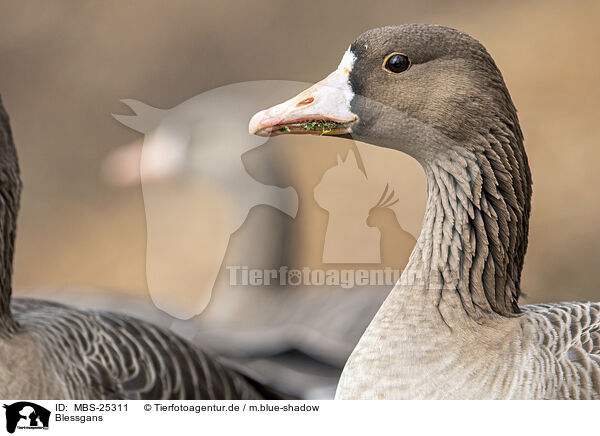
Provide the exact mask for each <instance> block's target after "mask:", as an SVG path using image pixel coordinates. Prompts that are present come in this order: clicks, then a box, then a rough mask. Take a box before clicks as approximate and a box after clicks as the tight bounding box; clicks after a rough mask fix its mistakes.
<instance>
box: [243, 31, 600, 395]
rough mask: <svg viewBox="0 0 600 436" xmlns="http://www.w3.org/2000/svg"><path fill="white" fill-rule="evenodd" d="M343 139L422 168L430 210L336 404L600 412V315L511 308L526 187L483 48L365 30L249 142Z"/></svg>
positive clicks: (510, 110) (458, 40)
mask: <svg viewBox="0 0 600 436" xmlns="http://www.w3.org/2000/svg"><path fill="white" fill-rule="evenodd" d="M306 120H311V122H312V124H315V121H316V120H321V122H322V123H327V125H328V132H327V133H326V134H328V135H336V136H341V137H345V138H348V137H352V138H354V139H357V140H359V141H363V142H366V143H369V144H371V145H374V146H379V147H384V148H391V149H395V150H398V151H401V152H404V153H406V154H408V155H410V156H411V157H413V158H414V159H416V160H417V161H418V162H419V163H420V165H421V166H422V168H423V170H424V173H425V176H426V180H427V192H428V198H427V206H426V212H425V216H424V219H423V224H422V230H421V233H420V235H419V238H418V240H417V243H416V246H415V248H414V250H413V251H412V253H411V255H410V258H409V263H408V265H407V267H406V268H405V269H404V271H403V273H402V275H401V277H400V279H399V280H398V282H397V283H396V285H395V286H394V288H393V289H392V291H391V292H390V294H389V296H388V297H387V298H386V300H385V302H384V303H383V304H382V306H381V308H380V309H379V311H378V312H377V314H376V315H375V317H374V318H373V320H372V321H371V323H370V324H369V327H368V328H367V330H366V331H365V333H364V334H363V336H362V337H361V339H360V340H359V342H358V345H357V346H356V348H355V349H354V351H353V352H352V354H351V356H350V358H349V359H348V361H347V363H346V365H345V367H344V370H343V373H342V376H341V379H340V382H339V384H338V387H337V392H336V398H338V399H407V398H410V399H599V398H600V304H599V303H591V302H587V303H582V302H565V303H551V304H538V305H530V306H519V304H518V299H519V295H520V294H521V285H520V280H521V270H522V267H523V261H524V256H525V252H526V248H527V236H528V230H529V216H530V208H531V206H530V202H531V195H532V180H531V174H530V169H529V165H528V160H527V155H526V153H525V149H524V146H523V135H522V133H521V129H520V126H519V120H518V117H517V112H516V109H515V106H514V104H513V102H512V99H511V97H510V94H509V92H508V90H507V87H506V85H505V83H504V79H503V77H502V75H501V73H500V71H499V70H498V68H497V66H496V64H495V62H494V61H493V59H492V57H491V56H490V54H489V53H488V52H487V51H486V49H485V48H484V46H483V45H482V44H481V43H479V42H478V41H476V40H475V39H473V38H472V37H470V36H468V35H466V34H465V33H462V32H460V31H458V30H454V29H451V28H447V27H444V26H439V25H424V24H412V25H399V26H388V27H383V28H378V29H373V30H369V31H367V32H365V33H363V34H362V35H360V36H359V37H358V38H357V39H356V40H355V41H354V42H353V43H352V44H351V46H350V47H349V49H348V50H347V51H346V53H345V54H344V56H343V58H342V61H341V63H340V64H339V66H338V68H337V69H336V70H335V71H334V72H333V73H331V74H330V75H329V76H327V77H326V78H325V79H324V80H323V81H321V82H319V83H317V84H316V85H314V86H312V87H310V88H308V89H307V90H306V91H303V92H302V93H300V94H299V95H298V96H296V97H294V98H292V99H290V100H288V101H286V102H283V103H281V104H278V105H276V106H273V107H271V108H269V109H265V110H263V111H261V112H258V113H257V114H255V115H254V116H253V117H252V119H251V120H250V124H249V130H250V133H254V134H258V135H264V136H266V135H280V134H294V133H316V134H323V132H321V131H315V132H313V131H310V130H309V129H306V128H305V127H306V124H305V122H306Z"/></svg>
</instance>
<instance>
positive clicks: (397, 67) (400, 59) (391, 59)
mask: <svg viewBox="0 0 600 436" xmlns="http://www.w3.org/2000/svg"><path fill="white" fill-rule="evenodd" d="M409 68H410V59H408V56H406V55H405V54H404V53H392V54H389V55H387V56H386V58H385V60H384V61H383V69H384V70H386V71H388V72H390V73H394V74H398V73H401V72H402V71H406V70H408V69H409Z"/></svg>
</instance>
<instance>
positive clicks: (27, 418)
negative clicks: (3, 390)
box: [3, 401, 50, 433]
mask: <svg viewBox="0 0 600 436" xmlns="http://www.w3.org/2000/svg"><path fill="white" fill-rule="evenodd" d="M3 407H4V408H5V409H6V431H7V432H9V433H14V432H15V430H16V429H17V428H18V429H34V430H35V429H44V430H47V429H48V424H49V422H50V411H49V410H48V409H46V408H44V407H42V406H39V405H37V404H35V403H30V402H29V401H19V402H17V403H13V404H9V405H6V404H4V406H3Z"/></svg>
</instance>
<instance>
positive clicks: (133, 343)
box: [0, 101, 281, 399]
mask: <svg viewBox="0 0 600 436" xmlns="http://www.w3.org/2000/svg"><path fill="white" fill-rule="evenodd" d="M20 190H21V182H20V178H19V166H18V159H17V153H16V149H15V147H14V143H13V139H12V133H11V129H10V125H9V121H8V115H7V114H6V111H5V110H4V107H3V106H2V103H1V101H0V380H2V383H1V384H0V397H2V398H31V399H261V398H273V399H275V398H281V396H280V395H279V394H278V393H276V392H275V391H272V390H271V389H269V388H268V387H265V386H262V385H261V384H260V383H258V382H256V381H254V380H252V379H250V378H248V377H246V376H245V375H243V374H241V373H239V372H237V371H235V370H233V369H231V368H228V367H226V366H224V365H223V364H221V363H219V362H217V361H216V360H214V359H212V358H210V357H209V356H208V355H206V354H205V353H203V352H202V351H200V350H198V349H197V348H195V347H194V346H192V345H191V344H189V343H187V342H186V341H184V340H183V339H181V338H179V337H177V336H175V335H174V334H172V333H170V332H168V331H166V330H163V329H161V328H158V327H155V326H153V325H152V324H149V323H146V322H143V321H139V320H137V319H134V318H130V317H128V316H124V315H118V314H114V313H110V312H103V311H83V310H79V309H75V308H72V307H68V306H65V305H62V304H57V303H52V302H48V301H43V300H32V299H15V300H12V299H11V294H12V285H11V279H12V261H13V252H14V241H15V232H16V219H17V212H18V208H19V198H20Z"/></svg>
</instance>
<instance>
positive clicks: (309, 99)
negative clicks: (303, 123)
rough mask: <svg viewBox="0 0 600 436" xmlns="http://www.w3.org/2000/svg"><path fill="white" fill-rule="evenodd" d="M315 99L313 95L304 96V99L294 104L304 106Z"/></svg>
mask: <svg viewBox="0 0 600 436" xmlns="http://www.w3.org/2000/svg"><path fill="white" fill-rule="evenodd" d="M313 101H315V99H314V98H313V97H308V98H305V99H304V100H302V101H300V102H298V103H297V104H296V106H305V105H307V104H311V103H312V102H313Z"/></svg>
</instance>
